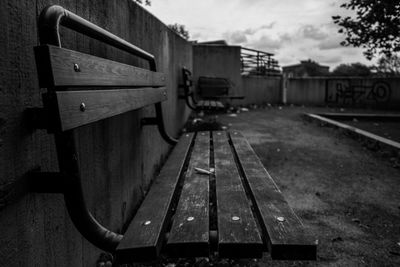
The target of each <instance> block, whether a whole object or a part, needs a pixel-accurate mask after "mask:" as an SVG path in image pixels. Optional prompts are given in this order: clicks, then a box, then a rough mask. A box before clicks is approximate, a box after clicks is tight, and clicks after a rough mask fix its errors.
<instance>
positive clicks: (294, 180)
mask: <svg viewBox="0 0 400 267" xmlns="http://www.w3.org/2000/svg"><path fill="white" fill-rule="evenodd" d="M303 112H327V110H324V109H306V108H300V107H297V108H296V107H285V108H283V109H282V110H280V109H278V108H270V109H259V110H253V111H250V112H244V113H240V114H238V116H237V117H229V116H228V115H223V116H219V118H218V120H219V121H221V122H222V123H223V124H225V125H230V128H231V129H237V130H240V131H242V133H243V134H244V135H245V136H246V137H247V138H248V140H249V141H250V143H251V145H252V146H253V148H254V150H255V151H256V153H257V154H258V156H259V157H260V158H261V160H262V162H263V164H264V165H265V167H266V168H267V170H268V171H269V172H270V174H271V175H272V177H273V178H274V179H275V181H276V182H277V184H278V186H279V187H280V189H281V190H282V192H283V194H284V196H285V197H286V199H287V200H288V202H289V204H290V205H291V206H292V207H293V209H294V210H295V212H296V213H297V214H298V215H299V217H300V218H301V219H302V220H303V222H304V225H305V227H307V228H308V229H309V230H310V231H312V232H313V233H314V234H315V235H316V236H317V238H318V240H319V247H318V261H317V262H316V263H311V262H310V263H307V262H278V261H275V262H271V261H270V260H269V259H268V258H266V259H263V260H262V261H259V262H258V263H255V262H254V261H253V262H252V264H250V265H252V266H254V264H256V265H260V266H262V265H264V264H268V265H269V264H271V265H273V266H287V265H290V266H303V265H318V266H400V170H399V169H395V168H393V167H392V166H391V164H390V163H389V162H387V161H385V160H384V159H382V158H380V157H379V156H378V155H377V154H376V153H374V152H372V151H369V150H367V149H365V148H363V147H362V146H361V144H359V143H358V142H357V141H355V140H352V139H350V138H348V137H346V136H344V135H342V134H341V133H339V132H338V131H337V130H335V129H331V128H326V127H319V126H318V125H317V124H313V123H310V122H306V121H304V120H303V119H302V118H301V117H300V114H301V113H303ZM248 263H249V262H248ZM243 264H245V265H247V264H246V263H243Z"/></svg>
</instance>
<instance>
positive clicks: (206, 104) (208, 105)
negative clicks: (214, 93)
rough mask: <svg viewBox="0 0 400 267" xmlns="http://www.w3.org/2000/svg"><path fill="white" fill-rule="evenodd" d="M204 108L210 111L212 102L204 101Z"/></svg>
mask: <svg viewBox="0 0 400 267" xmlns="http://www.w3.org/2000/svg"><path fill="white" fill-rule="evenodd" d="M204 106H205V108H206V109H210V100H205V101H204Z"/></svg>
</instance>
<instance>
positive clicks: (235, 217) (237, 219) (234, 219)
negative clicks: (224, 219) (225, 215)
mask: <svg viewBox="0 0 400 267" xmlns="http://www.w3.org/2000/svg"><path fill="white" fill-rule="evenodd" d="M239 220H240V217H239V216H232V221H239Z"/></svg>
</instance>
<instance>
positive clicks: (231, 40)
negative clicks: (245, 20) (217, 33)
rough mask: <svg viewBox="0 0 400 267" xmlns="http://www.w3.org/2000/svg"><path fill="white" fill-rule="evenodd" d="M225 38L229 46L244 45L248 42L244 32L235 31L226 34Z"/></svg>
mask: <svg viewBox="0 0 400 267" xmlns="http://www.w3.org/2000/svg"><path fill="white" fill-rule="evenodd" d="M224 38H225V39H226V41H227V42H228V44H243V43H246V42H247V37H246V33H245V32H244V31H234V32H226V33H224Z"/></svg>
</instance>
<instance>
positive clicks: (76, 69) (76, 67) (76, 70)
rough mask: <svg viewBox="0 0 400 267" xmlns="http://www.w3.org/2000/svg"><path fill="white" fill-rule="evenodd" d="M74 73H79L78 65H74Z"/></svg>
mask: <svg viewBox="0 0 400 267" xmlns="http://www.w3.org/2000/svg"><path fill="white" fill-rule="evenodd" d="M74 71H75V72H80V71H81V69H80V68H79V65H78V64H76V63H75V64H74Z"/></svg>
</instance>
